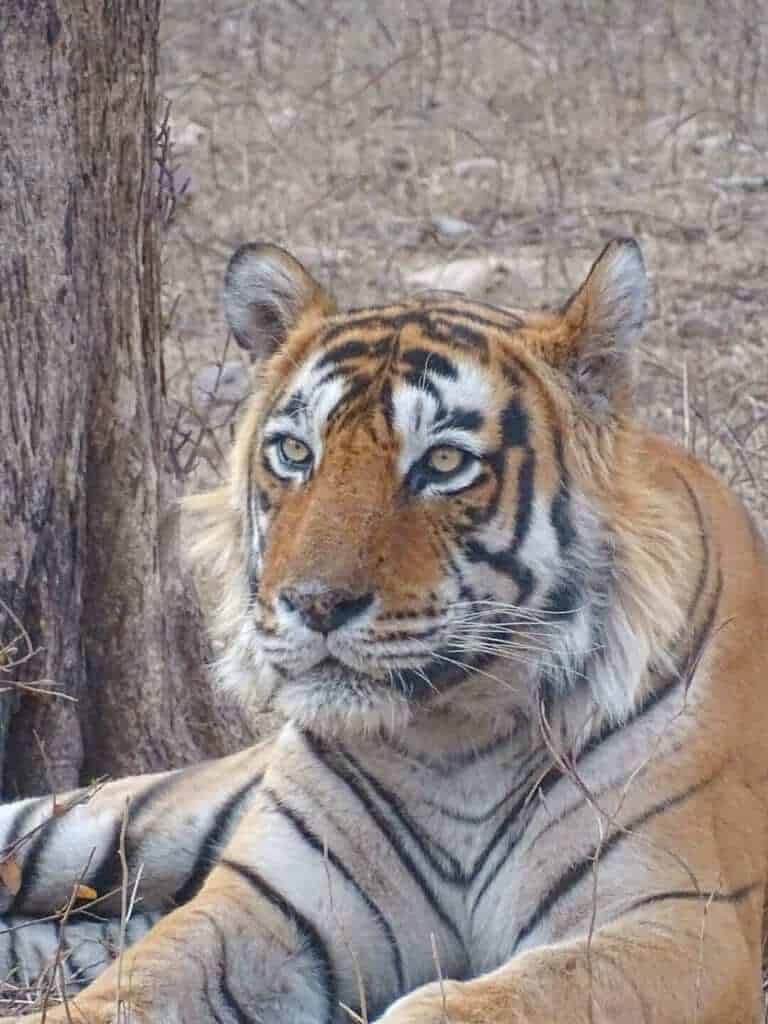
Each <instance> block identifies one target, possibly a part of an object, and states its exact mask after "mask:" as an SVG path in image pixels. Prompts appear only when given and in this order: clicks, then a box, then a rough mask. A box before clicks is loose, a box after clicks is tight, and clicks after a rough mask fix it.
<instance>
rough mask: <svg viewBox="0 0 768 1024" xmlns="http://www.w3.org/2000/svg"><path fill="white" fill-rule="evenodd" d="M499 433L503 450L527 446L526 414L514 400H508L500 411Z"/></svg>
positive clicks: (527, 427)
mask: <svg viewBox="0 0 768 1024" xmlns="http://www.w3.org/2000/svg"><path fill="white" fill-rule="evenodd" d="M499 431H500V433H501V441H502V444H503V446H504V447H505V448H523V447H525V446H526V445H527V444H528V434H529V426H528V414H527V412H526V411H525V409H523V407H522V405H521V404H520V403H519V402H518V400H517V399H516V398H512V399H510V401H509V402H507V404H506V405H505V406H504V408H503V409H502V411H501V416H500V417H499Z"/></svg>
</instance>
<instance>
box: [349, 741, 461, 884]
mask: <svg viewBox="0 0 768 1024" xmlns="http://www.w3.org/2000/svg"><path fill="white" fill-rule="evenodd" d="M339 750H340V751H341V752H342V753H343V755H344V757H345V758H346V759H347V761H349V763H350V764H351V765H352V766H353V768H354V769H355V771H356V772H357V773H358V775H360V776H362V778H363V779H365V781H366V782H367V783H368V785H369V786H370V788H371V789H372V790H373V792H374V793H375V794H376V795H377V796H378V798H379V799H380V800H381V802H382V803H383V804H384V805H385V806H386V807H387V808H388V809H389V811H390V812H391V813H392V814H393V815H394V817H395V818H396V819H397V821H398V823H399V825H400V826H401V828H403V829H404V830H405V831H406V832H407V833H408V835H409V836H410V837H411V839H412V840H413V842H414V843H415V844H416V845H417V846H418V848H419V849H420V850H421V853H422V854H423V856H424V858H425V859H426V860H427V861H428V863H429V865H430V867H431V868H432V869H433V870H434V872H435V873H436V874H437V876H438V877H439V878H440V879H441V880H442V881H443V882H449V883H451V884H453V885H458V884H461V883H462V882H463V881H464V869H463V868H462V866H461V863H460V862H459V861H458V859H457V858H456V857H454V856H453V854H452V853H449V851H448V850H446V849H445V848H444V847H443V846H442V845H441V844H440V843H438V842H436V841H435V840H434V839H432V838H431V837H430V836H429V835H428V834H427V833H426V832H424V830H423V829H422V828H420V827H419V825H417V824H416V822H415V821H414V820H413V819H412V818H411V817H410V815H409V814H408V813H407V811H406V810H405V808H404V807H403V803H402V801H401V800H400V799H399V798H398V797H397V796H395V794H394V793H391V792H390V791H389V790H388V789H385V787H384V786H382V784H381V783H380V782H379V780H378V779H377V778H376V777H375V776H373V775H371V773H370V772H369V771H367V770H366V769H365V768H364V767H363V766H362V764H360V762H359V761H358V760H357V758H355V757H353V756H352V754H350V753H349V752H348V751H346V750H344V749H343V748H342V747H339Z"/></svg>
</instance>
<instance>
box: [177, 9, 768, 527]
mask: <svg viewBox="0 0 768 1024" xmlns="http://www.w3.org/2000/svg"><path fill="white" fill-rule="evenodd" d="M767 56H768V3H766V2H763V0H736V2H727V3H726V2H723V0H677V2H675V3H668V2H666V0H640V2H636V3H631V4H630V3H618V2H610V0H563V2H561V3H556V4H551V3H550V4H545V3H543V2H541V3H540V2H538V0H519V2H508V0H490V2H489V0H485V2H480V0H416V2H409V3H406V2H405V0H402V2H389V0H261V2H259V3H256V2H252V3H242V2H234V0H213V2H212V0H165V19H164V23H163V30H162V58H161V89H162V91H163V93H164V94H165V95H166V96H167V97H168V98H169V99H170V100H171V101H172V108H171V110H172V114H171V117H172V129H173V138H174V139H175V150H174V152H175V163H176V164H177V165H178V169H177V173H176V180H177V182H181V181H183V180H185V179H186V178H187V177H188V178H189V188H188V192H187V194H186V196H185V197H184V198H183V199H182V200H181V202H180V204H179V209H178V213H177V217H176V220H175V223H174V225H173V227H172V228H171V230H170V231H169V234H168V238H167V244H166V250H165V251H166V264H165V287H166V293H167V294H166V311H167V312H168V314H169V320H170V323H171V326H170V331H169V334H168V338H167V361H168V369H169V376H170V379H171V381H172V389H173V393H174V396H175V398H176V399H177V400H178V401H179V402H180V403H181V404H182V405H183V406H184V410H183V414H180V418H179V421H178V426H179V432H178V437H177V440H178V443H179V458H180V460H181V461H182V464H183V465H184V466H187V467H188V468H190V469H192V468H193V467H194V466H195V464H197V471H198V472H197V475H198V476H199V475H200V474H202V476H203V477H205V478H206V479H209V478H210V477H211V476H212V475H213V474H214V473H215V471H216V469H217V467H218V465H219V464H220V450H221V447H225V446H226V437H225V435H226V432H227V428H226V427H225V428H224V429H223V430H222V429H219V430H218V432H217V433H209V432H205V431H204V432H202V434H201V432H200V430H199V426H198V425H197V424H196V423H195V422H194V421H193V416H194V415H195V413H194V406H195V402H194V401H192V400H191V399H192V389H191V380H192V377H193V376H194V373H195V372H196V371H197V370H199V368H200V367H201V366H202V365H204V364H209V363H211V362H212V361H215V360H217V359H223V360H224V361H229V360H232V359H237V353H236V352H235V351H234V350H233V348H232V346H230V347H229V348H227V347H226V336H225V329H224V326H223V323H222V319H221V316H220V313H219V307H218V295H219V287H220V280H221V275H222V272H223V268H224V265H225V262H226V259H227V258H228V255H229V254H230V252H231V250H232V249H233V247H234V246H236V245H238V244H240V243H241V242H243V241H246V240H250V239H267V240H272V241H277V242H279V243H281V244H283V245H285V246H286V247H288V248H290V249H292V250H293V251H294V252H296V253H297V254H298V255H299V256H300V257H301V258H303V259H304V261H305V262H306V263H307V265H308V266H309V267H310V268H311V269H313V270H314V271H315V272H316V273H317V274H318V276H319V277H320V278H321V279H322V280H323V281H324V282H325V283H327V284H330V285H331V286H332V287H333V288H334V289H335V290H336V292H337V294H338V295H339V296H340V298H341V299H342V301H344V302H346V303H349V304H354V305H360V304H364V303H366V302H368V301H375V300H381V299H383V298H385V297H393V296H394V295H397V294H402V293H403V292H405V291H407V290H408V287H409V282H412V281H414V280H415V281H418V280H419V279H418V278H415V279H414V278H413V275H414V274H415V273H417V272H418V271H419V270H421V269H423V268H428V269H429V270H430V271H432V272H434V270H435V269H436V268H437V269H439V268H441V267H443V266H444V265H445V264H449V263H452V262H453V261H455V260H459V259H461V260H464V259H467V258H475V260H477V259H478V258H482V259H483V260H484V261H485V262H484V263H483V262H480V264H479V265H478V263H475V264H473V265H469V266H468V265H466V264H462V265H460V266H459V267H458V268H456V267H453V268H448V271H447V273H448V274H449V275H451V274H455V273H456V271H457V270H458V271H459V272H460V273H464V272H468V273H469V277H470V282H469V290H470V291H471V292H473V293H474V294H476V295H478V296H487V297H488V298H490V299H491V300H493V301H497V302H507V303H510V304H516V305H523V306H525V305H536V304H540V303H546V302H553V301H556V300H559V299H562V298H563V297H565V296H566V295H567V293H568V292H569V290H570V289H571V288H573V287H574V285H575V284H576V283H577V282H578V280H579V279H580V276H581V275H583V273H584V272H585V270H586V268H587V267H588V265H589V263H590V261H591V259H592V258H593V257H594V256H595V255H596V253H597V252H598V251H599V249H600V247H601V246H602V244H603V243H604V241H605V240H606V239H608V238H610V237H612V236H614V235H618V234H630V233H631V234H634V235H636V236H637V237H638V238H639V240H640V241H641V243H642V246H643V249H644V252H645V255H646V258H647V262H648V264H649V268H650V272H651V276H652V280H653V291H654V309H653V315H652V322H651V326H650V330H649V331H648V333H647V335H646V337H645V341H644V346H643V349H644V354H645V356H646V360H645V372H644V376H643V380H644V385H643V390H642V404H643V409H644V412H645V415H646V416H647V418H648V419H649V420H650V421H651V422H652V423H653V424H655V425H656V426H658V427H659V428H660V429H663V430H665V431H667V432H670V433H672V434H673V435H676V436H677V437H679V438H682V439H683V440H684V441H685V442H686V443H687V444H689V445H690V446H691V447H693V448H695V450H696V451H697V452H698V453H699V455H701V456H703V457H704V458H706V459H708V460H710V461H711V462H713V463H714V464H716V465H717V466H719V467H720V468H721V469H722V470H723V471H724V472H725V474H726V476H727V477H728V478H729V479H730V480H731V481H732V482H733V483H734V484H735V485H736V487H737V488H738V489H739V490H740V491H741V492H742V494H743V495H744V496H745V497H746V499H747V500H748V501H749V502H750V504H751V505H752V507H753V508H754V509H755V510H756V511H757V513H758V515H759V516H760V518H761V520H762V522H763V523H765V521H766V519H767V518H768V484H767V483H766V480H767V479H768V474H766V468H767V467H768V357H767V356H766V347H765V342H764V327H763V323H764V310H765V307H766V301H767V300H768V274H766V244H765V239H766V234H768V230H767V229H768V155H767V149H768V107H767V105H766V96H767V95H768V93H767V92H766V85H767V84H768V82H767V77H768V62H767V61H766V57H767ZM454 280H456V279H455V277H454V276H450V278H446V277H443V283H444V284H451V283H453V282H454ZM225 390H226V391H227V394H230V395H234V396H236V394H237V382H236V381H235V382H233V387H231V388H229V389H225ZM197 406H198V410H199V402H198V403H197ZM226 411H227V410H226V408H224V409H223V410H218V411H217V420H216V422H220V421H221V420H222V419H224V418H225V413H226ZM198 414H199V413H198ZM195 455H197V456H198V458H197V459H195V457H194V456H195ZM200 456H202V459H200V458H199V457H200Z"/></svg>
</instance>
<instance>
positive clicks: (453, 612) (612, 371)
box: [190, 240, 682, 731]
mask: <svg viewBox="0 0 768 1024" xmlns="http://www.w3.org/2000/svg"><path fill="white" fill-rule="evenodd" d="M646 291H647V286H646V276H645V271H644V266H643V260H642V256H641V254H640V250H639V248H638V246H637V244H636V243H635V242H634V241H633V240H618V241H614V242H612V243H610V244H609V245H608V246H607V247H606V248H605V250H604V251H603V253H602V254H601V256H600V257H599V258H598V260H597V261H596V262H595V264H594V265H593V267H592V269H591V270H590V272H589V274H588V276H587V278H586V280H585V281H584V283H583V284H582V286H581V287H580V288H579V289H578V290H577V292H576V293H575V294H574V295H573V296H572V298H571V299H570V300H569V301H568V302H567V303H566V304H565V305H564V306H563V307H562V308H561V309H559V310H558V311H557V312H522V311H518V310H509V309H501V308H497V307H494V306H490V305H485V304H483V303H479V302H473V301H470V300H468V299H466V298H464V297H462V296H460V295H456V294H452V293H430V294H425V295H422V296H419V297H417V298H415V299H413V300H410V301H407V302H402V303H398V304H396V305H390V306H381V307H374V308H366V309H359V310H352V311H349V312H343V313H340V312H338V311H337V310H336V306H335V303H334V301H333V300H332V298H331V297H330V296H329V295H328V294H326V292H325V291H324V290H323V289H322V288H321V287H320V285H319V284H318V283H317V282H316V281H315V280H314V279H313V278H312V277H311V276H310V275H309V273H308V272H307V271H306V270H305V269H304V268H303V267H302V266H301V265H300V264H299V263H298V262H297V261H296V260H295V259H294V258H293V257H292V256H290V255H289V254H288V253H286V252H285V251H284V250H282V249H280V248H278V247H276V246H272V245H246V246H243V247H242V248H240V249H239V250H238V251H237V252H236V253H235V254H234V256H233V257H232V259H231V260H230V263H229V266H228V269H227V273H226V279H225V289H224V295H225V309H226V314H227V319H228V321H229V324H230V327H231V329H232V331H233V333H234V335H235V337H236V339H237V340H238V342H239V343H240V344H241V345H242V346H244V347H245V348H247V349H248V350H249V351H250V353H251V354H252V356H253V358H254V360H255V361H256V362H257V365H258V369H257V372H256V378H255V382H254V389H253V396H252V398H251V400H250V405H249V407H248V409H247V412H246V414H245V416H244V418H243V420H242V422H241V424H240V426H239V429H238V433H237V439H236V443H235V445H234V449H233V453H232V457H231V468H230V475H229V479H228V481H227V483H226V484H225V485H224V487H222V488H221V489H219V490H218V491H215V492H213V493H211V494H208V495H202V496H199V497H197V498H194V499H191V502H190V510H191V512H192V514H193V516H194V517H196V518H197V519H199V522H200V528H199V532H198V535H197V541H196V543H195V545H194V549H193V552H194V555H195V557H196V560H197V562H198V564H199V565H201V566H202V568H203V571H204V573H205V574H206V575H207V577H208V581H209V582H212V583H213V585H214V587H215V588H216V592H217V608H216V611H215V615H214V626H215V630H216V634H217V636H218V639H219V643H220V650H221V654H220V658H219V662H218V670H219V675H220V677H221V679H222V680H223V682H224V683H225V684H226V685H228V686H230V687H234V688H236V689H237V690H238V691H240V692H241V693H242V694H244V695H246V696H248V697H249V698H254V697H256V698H261V699H263V700H264V701H269V702H271V703H273V704H274V705H275V706H276V707H277V708H278V709H279V710H281V711H282V712H284V713H285V714H287V715H288V716H290V717H292V718H293V719H294V720H297V721H298V722H299V723H301V724H303V725H308V726H311V727H313V728H319V729H325V730H328V731H337V730H340V729H344V730H350V729H351V730H354V731H360V730H378V729H382V728H383V729H387V728H395V729H398V728H400V727H401V726H402V724H403V722H404V721H407V720H408V719H409V718H410V717H412V716H413V714H414V712H416V711H418V710H419V709H424V708H427V709H431V708H435V707H440V706H444V705H445V704H446V702H451V701H453V702H455V701H461V700H465V702H466V703H467V706H468V708H469V709H470V710H471V707H472V705H473V703H474V702H476V701H477V700H486V701H487V700H488V694H489V692H490V691H491V690H494V689H495V691H496V692H497V693H498V694H499V695H500V696H501V697H503V700H504V701H510V700H511V701H512V702H513V703H514V702H517V703H518V704H520V703H526V702H529V701H530V700H532V699H538V698H540V697H541V695H542V693H543V692H544V691H547V692H550V693H552V692H554V693H557V692H565V691H566V690H568V688H570V687H574V686H577V685H579V684H580V682H582V681H583V680H585V679H587V680H588V684H589V686H590V687H591V689H592V692H593V696H594V699H595V700H596V701H597V702H598V703H599V704H600V706H601V707H602V708H603V709H604V710H605V712H606V714H608V715H609V716H612V717H613V718H615V719H621V718H622V717H623V716H625V715H626V714H628V713H629V712H630V710H631V709H632V707H633V705H634V703H635V702H636V701H637V700H638V699H639V696H640V690H641V689H642V678H643V673H644V672H647V669H648V667H649V666H650V665H651V664H652V662H653V660H654V658H656V659H658V658H661V657H663V652H664V651H665V649H666V646H665V645H666V644H667V641H668V639H669V636H670V635H671V632H670V631H672V632H673V631H674V630H675V629H677V628H679V626H680V622H679V618H680V616H679V608H678V605H677V603H676V602H675V600H674V598H673V597H672V595H671V584H670V585H669V586H667V589H666V590H665V586H666V584H665V583H664V579H666V578H668V577H671V576H672V575H674V573H673V572H672V566H674V565H675V564H680V559H681V557H682V552H681V551H680V550H677V549H674V545H673V543H672V541H671V540H670V538H669V536H668V534H667V533H666V532H665V530H664V529H663V528H660V527H659V523H660V521H661V519H660V514H659V510H658V509H657V508H656V507H655V505H654V500H653V499H652V498H650V497H648V496H647V495H643V494H642V493H638V491H637V487H636V485H635V484H634V483H633V480H632V477H633V475H634V474H635V473H636V470H637V468H638V466H639V464H640V462H641V461H642V459H643V454H642V445H641V444H640V443H639V442H638V438H642V436H643V434H642V432H640V431H639V430H638V429H637V428H635V427H634V425H633V420H632V415H631V395H632V383H633V376H634V364H635V344H634V343H635V340H636V338H637V335H638V333H639V331H640V329H641V326H642V324H643V320H644V315H645V307H646ZM661 518H663V517H661ZM660 577H663V578H660ZM627 581H629V583H628V582H627ZM668 590H669V591H670V593H669V594H668V593H667V591H668ZM479 694H483V695H484V696H482V697H479V696H478V695H479Z"/></svg>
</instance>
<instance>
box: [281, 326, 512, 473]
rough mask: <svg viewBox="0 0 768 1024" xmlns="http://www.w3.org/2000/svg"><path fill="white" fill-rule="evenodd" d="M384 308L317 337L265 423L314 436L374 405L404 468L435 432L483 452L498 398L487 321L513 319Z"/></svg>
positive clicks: (367, 411)
mask: <svg viewBox="0 0 768 1024" xmlns="http://www.w3.org/2000/svg"><path fill="white" fill-rule="evenodd" d="M384 312H385V311H366V312H365V313H363V314H361V315H359V316H355V315H353V316H351V317H345V319H344V321H343V323H340V324H331V325H330V326H329V327H327V328H326V329H325V331H324V332H323V333H322V334H321V335H320V336H319V337H318V338H316V339H313V341H312V345H311V348H310V351H309V355H308V357H307V358H305V361H304V362H303V363H302V364H301V365H300V366H299V368H298V370H297V371H296V372H295V374H294V375H293V377H292V378H291V379H290V381H289V382H288V384H287V386H286V388H285V389H284V390H283V392H282V394H281V396H280V397H279V398H278V400H277V402H276V403H275V405H274V406H273V408H272V411H271V413H270V415H269V416H268V417H267V426H268V429H269V430H272V431H280V430H286V431H288V432H290V431H291V430H292V429H293V430H294V431H295V430H298V431H299V432H301V433H303V432H305V431H306V432H308V433H309V434H310V435H311V437H312V438H313V439H314V440H315V441H317V442H319V441H320V440H321V439H322V437H323V435H324V433H326V431H327V427H328V425H329V424H333V423H338V424H341V423H344V422H346V421H347V420H349V419H357V418H358V417H360V418H361V419H365V417H366V416H370V415H371V414H372V413H373V411H374V410H376V411H377V412H378V413H379V414H380V415H381V416H383V419H384V421H385V422H386V424H387V427H388V429H389V430H390V431H393V432H394V434H395V435H396V436H397V438H398V441H399V447H400V450H401V453H400V454H401V461H402V462H403V464H404V465H405V464H406V463H409V462H410V461H411V460H412V459H413V458H415V457H417V455H418V453H419V452H420V451H423V449H424V446H425V445H426V444H427V443H428V441H429V440H430V439H434V436H435V434H436V433H438V432H439V435H440V441H441V442H442V443H446V444H450V443H453V444H457V445H463V446H465V447H467V448H469V449H470V450H478V451H479V448H480V439H479V438H478V436H477V435H478V431H479V430H480V428H481V427H482V425H483V423H484V420H485V416H486V415H487V414H490V413H492V412H495V411H496V405H497V403H498V395H497V394H495V392H497V391H498V388H494V386H493V384H492V381H493V379H494V377H493V375H492V370H491V365H490V363H491V360H490V353H489V346H488V332H489V326H490V327H492V328H493V330H494V331H496V332H498V331H499V330H504V331H508V330H509V329H510V328H517V327H518V326H519V324H520V321H519V318H517V317H515V316H514V315H512V314H504V313H498V314H496V313H494V311H492V310H491V313H492V314H493V318H491V319H488V318H486V317H481V316H480V314H477V313H474V312H473V313H472V319H471V323H470V324H469V325H468V323H467V320H468V319H469V318H468V317H467V314H466V313H465V312H464V311H463V310H461V311H460V310H456V309H453V308H449V307H443V306H441V307H438V308H432V309H429V310H424V309H421V308H416V309H408V310H405V311H403V310H396V311H394V312H393V313H391V315H383V314H384ZM386 312H387V313H389V311H386ZM459 316H461V322H459V319H458V318H459ZM452 320H455V322H451V321H452ZM480 320H483V321H486V322H484V323H483V324H482V325H481V324H480V323H479V322H478V321H480ZM502 321H503V323H502ZM481 326H482V327H483V328H484V330H482V331H481V330H480V327H481Z"/></svg>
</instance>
